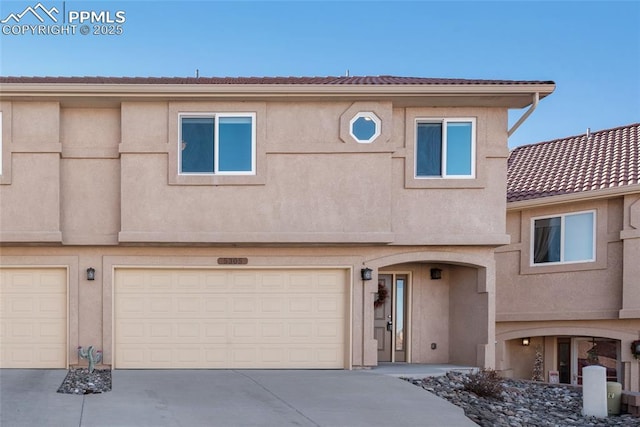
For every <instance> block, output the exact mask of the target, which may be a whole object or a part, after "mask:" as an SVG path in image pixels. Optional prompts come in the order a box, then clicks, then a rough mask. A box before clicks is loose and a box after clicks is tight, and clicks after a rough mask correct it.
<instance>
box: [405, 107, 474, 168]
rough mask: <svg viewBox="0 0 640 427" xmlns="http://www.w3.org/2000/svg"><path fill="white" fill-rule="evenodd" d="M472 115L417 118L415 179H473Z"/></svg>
mask: <svg viewBox="0 0 640 427" xmlns="http://www.w3.org/2000/svg"><path fill="white" fill-rule="evenodd" d="M475 128H476V121H475V119H474V118H447V119H417V120H416V146H415V177H416V178H474V177H475V173H476V171H475V153H476V138H475V134H476V129H475Z"/></svg>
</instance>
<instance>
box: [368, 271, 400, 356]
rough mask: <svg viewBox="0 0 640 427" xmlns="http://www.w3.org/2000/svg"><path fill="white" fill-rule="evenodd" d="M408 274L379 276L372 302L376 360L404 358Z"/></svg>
mask: <svg viewBox="0 0 640 427" xmlns="http://www.w3.org/2000/svg"><path fill="white" fill-rule="evenodd" d="M407 277H408V276H407V275H405V274H380V275H378V294H377V298H376V300H375V303H374V319H375V320H374V322H375V323H374V336H375V339H376V340H377V341H378V362H405V361H406V360H407V357H406V354H407V348H406V347H407V343H406V336H407V327H406V326H407V310H406V306H407V296H408V292H407V291H408V289H407V286H408V284H407Z"/></svg>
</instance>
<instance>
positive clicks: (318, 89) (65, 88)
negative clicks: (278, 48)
mask: <svg viewBox="0 0 640 427" xmlns="http://www.w3.org/2000/svg"><path fill="white" fill-rule="evenodd" d="M554 89H555V84H469V85H465V84H433V85H418V84H411V85H409V84H405V85H394V84H385V85H328V84H309V85H306V84H305V85H301V84H114V83H102V84H95V83H3V84H0V97H1V98H13V97H25V96H29V97H33V96H36V97H45V98H55V97H69V96H74V97H79V96H80V97H84V96H87V97H128V98H163V97H174V96H188V97H196V98H198V97H210V96H216V97H226V98H234V97H243V98H246V97H256V98H259V97H273V98H278V97H285V96H286V97H291V96H299V97H318V98H323V97H349V96H375V97H382V98H386V97H409V96H426V97H428V96H476V97H477V96H487V97H505V98H509V97H514V96H522V95H525V94H533V93H538V94H539V95H540V98H543V97H545V96H547V95H549V94H551V93H552V92H553V91H554ZM514 103H515V102H514ZM521 104H522V103H521V101H518V102H517V105H514V107H521Z"/></svg>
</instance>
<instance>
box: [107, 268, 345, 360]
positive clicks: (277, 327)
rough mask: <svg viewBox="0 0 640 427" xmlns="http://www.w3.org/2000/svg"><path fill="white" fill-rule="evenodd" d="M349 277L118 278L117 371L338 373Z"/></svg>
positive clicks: (204, 273) (147, 273) (143, 273)
mask: <svg viewBox="0 0 640 427" xmlns="http://www.w3.org/2000/svg"><path fill="white" fill-rule="evenodd" d="M347 288H348V286H347V272H346V271H345V270H341V269H332V270H313V271H311V270H267V269H265V270H253V269H237V270H233V269H227V270H217V269H210V270H190V269H175V270H159V269H155V270H152V269H118V270H116V274H115V299H114V311H115V313H114V315H115V325H114V327H115V331H114V335H115V349H114V351H115V367H116V368H135V369H141V368H343V367H344V366H345V360H346V357H345V348H346V343H345V336H346V333H345V331H346V330H347V317H348V316H347V315H346V312H347V304H346V301H347Z"/></svg>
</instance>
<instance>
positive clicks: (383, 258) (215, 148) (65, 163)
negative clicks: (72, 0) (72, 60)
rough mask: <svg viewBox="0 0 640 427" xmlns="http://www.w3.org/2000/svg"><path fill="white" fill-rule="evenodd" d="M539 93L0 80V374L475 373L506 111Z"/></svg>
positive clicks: (542, 90)
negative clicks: (86, 362) (91, 352)
mask: <svg viewBox="0 0 640 427" xmlns="http://www.w3.org/2000/svg"><path fill="white" fill-rule="evenodd" d="M554 88H555V85H554V83H553V82H549V81H497V80H496V81H487V80H457V79H452V80H450V79H428V78H405V77H390V76H378V77H318V78H316V77H310V78H306V77H297V78H293V77H287V78H255V77H254V78H100V77H90V78H69V77H67V78H65V77H58V78H35V77H17V78H11V77H3V78H0V114H1V120H0V123H1V125H2V132H1V135H2V140H1V144H2V150H1V152H2V161H1V165H2V170H1V175H0V243H1V248H0V249H1V256H0V262H1V276H0V298H1V301H2V306H1V311H0V322H1V327H2V332H1V335H0V348H1V354H0V367H23V368H26V367H50V368H65V367H67V366H69V365H75V364H77V363H79V360H78V356H77V348H78V347H85V348H86V347H88V346H90V345H91V346H94V347H95V348H97V349H99V350H101V351H102V352H103V362H104V363H106V364H107V365H111V366H112V367H113V368H115V369H126V368H344V369H351V368H352V367H360V366H373V365H376V364H377V363H379V362H384V361H387V362H408V363H447V362H448V363H455V364H464V365H474V366H488V367H489V366H493V364H494V361H495V277H496V268H495V261H494V249H495V248H496V247H498V246H502V245H505V244H507V243H508V242H509V236H508V235H507V233H506V223H505V209H506V201H505V198H504V194H505V191H506V173H507V172H506V168H507V157H508V154H509V153H508V149H507V135H508V131H509V129H508V126H507V111H508V109H510V108H525V107H528V106H531V107H530V108H533V107H535V105H536V104H537V102H538V100H539V99H542V98H544V97H545V96H547V95H549V94H550V93H551V92H552V91H553V90H554ZM511 130H513V128H512V129H511ZM615 206H618V205H615ZM620 209H622V205H620ZM634 307H635V306H634Z"/></svg>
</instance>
